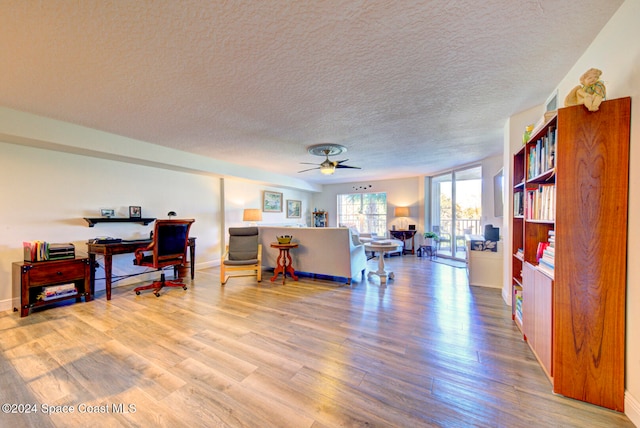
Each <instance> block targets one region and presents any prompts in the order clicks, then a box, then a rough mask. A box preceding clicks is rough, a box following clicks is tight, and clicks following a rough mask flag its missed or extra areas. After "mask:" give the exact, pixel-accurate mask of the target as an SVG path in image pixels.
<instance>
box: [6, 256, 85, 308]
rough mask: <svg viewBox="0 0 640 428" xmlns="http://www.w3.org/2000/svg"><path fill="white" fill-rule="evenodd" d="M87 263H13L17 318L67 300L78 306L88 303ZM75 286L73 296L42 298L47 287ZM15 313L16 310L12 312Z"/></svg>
mask: <svg viewBox="0 0 640 428" xmlns="http://www.w3.org/2000/svg"><path fill="white" fill-rule="evenodd" d="M89 278H90V270H89V259H88V258H86V257H85V258H75V259H68V260H55V261H43V262H34V263H31V262H14V263H13V266H12V280H13V297H14V299H16V298H19V301H20V316H21V317H25V316H27V315H29V310H30V309H32V308H35V307H39V306H45V305H50V304H52V303H55V302H59V301H62V300H66V299H76V302H80V301H81V298H82V297H83V296H84V298H85V301H87V302H88V301H90V300H91V290H90V287H89V284H90V282H89ZM72 283H73V284H74V285H75V289H76V291H77V292H76V293H75V294H73V295H64V296H61V297H53V298H48V299H47V300H45V299H43V298H42V294H43V292H44V291H45V289H46V288H47V287H54V286H57V285H63V284H72ZM14 310H15V311H18V308H14Z"/></svg>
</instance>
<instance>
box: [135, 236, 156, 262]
mask: <svg viewBox="0 0 640 428" xmlns="http://www.w3.org/2000/svg"><path fill="white" fill-rule="evenodd" d="M154 243H155V241H154V242H152V243H150V244H149V245H147V246H146V247H143V248H138V249H137V250H135V251H134V252H133V254H134V256H135V258H136V260H135V262H134V264H136V265H139V264H140V263H141V262H142V259H143V258H144V253H145V251H152V250H153V244H154Z"/></svg>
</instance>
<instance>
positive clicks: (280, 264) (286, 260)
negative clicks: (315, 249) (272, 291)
mask: <svg viewBox="0 0 640 428" xmlns="http://www.w3.org/2000/svg"><path fill="white" fill-rule="evenodd" d="M270 246H271V248H277V249H278V250H280V254H278V260H277V261H276V268H275V269H274V270H273V277H272V278H271V282H273V281H275V280H276V278H277V277H278V275H279V274H282V284H283V285H284V282H285V279H286V277H287V273H288V274H289V275H290V276H291V278H293V280H294V281H297V280H298V277H297V276H296V273H295V271H294V270H293V266H292V261H291V254H289V250H290V249H292V248H298V244H297V243H294V242H292V243H290V244H280V243H278V242H272V243H271V244H270Z"/></svg>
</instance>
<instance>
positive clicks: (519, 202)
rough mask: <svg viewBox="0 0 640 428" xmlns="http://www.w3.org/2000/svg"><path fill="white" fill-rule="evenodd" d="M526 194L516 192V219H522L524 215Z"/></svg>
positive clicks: (514, 213)
mask: <svg viewBox="0 0 640 428" xmlns="http://www.w3.org/2000/svg"><path fill="white" fill-rule="evenodd" d="M523 201H524V194H523V193H522V192H515V193H514V194H513V215H514V216H515V217H521V216H523V215H524V203H523Z"/></svg>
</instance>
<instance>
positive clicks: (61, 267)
mask: <svg viewBox="0 0 640 428" xmlns="http://www.w3.org/2000/svg"><path fill="white" fill-rule="evenodd" d="M84 272H85V263H84V262H83V261H82V260H77V261H76V260H72V261H69V262H60V263H46V262H45V263H44V264H42V265H33V266H32V267H31V269H30V270H29V273H28V275H29V286H30V287H37V286H41V285H49V284H55V283H58V282H64V281H75V280H78V279H84Z"/></svg>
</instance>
